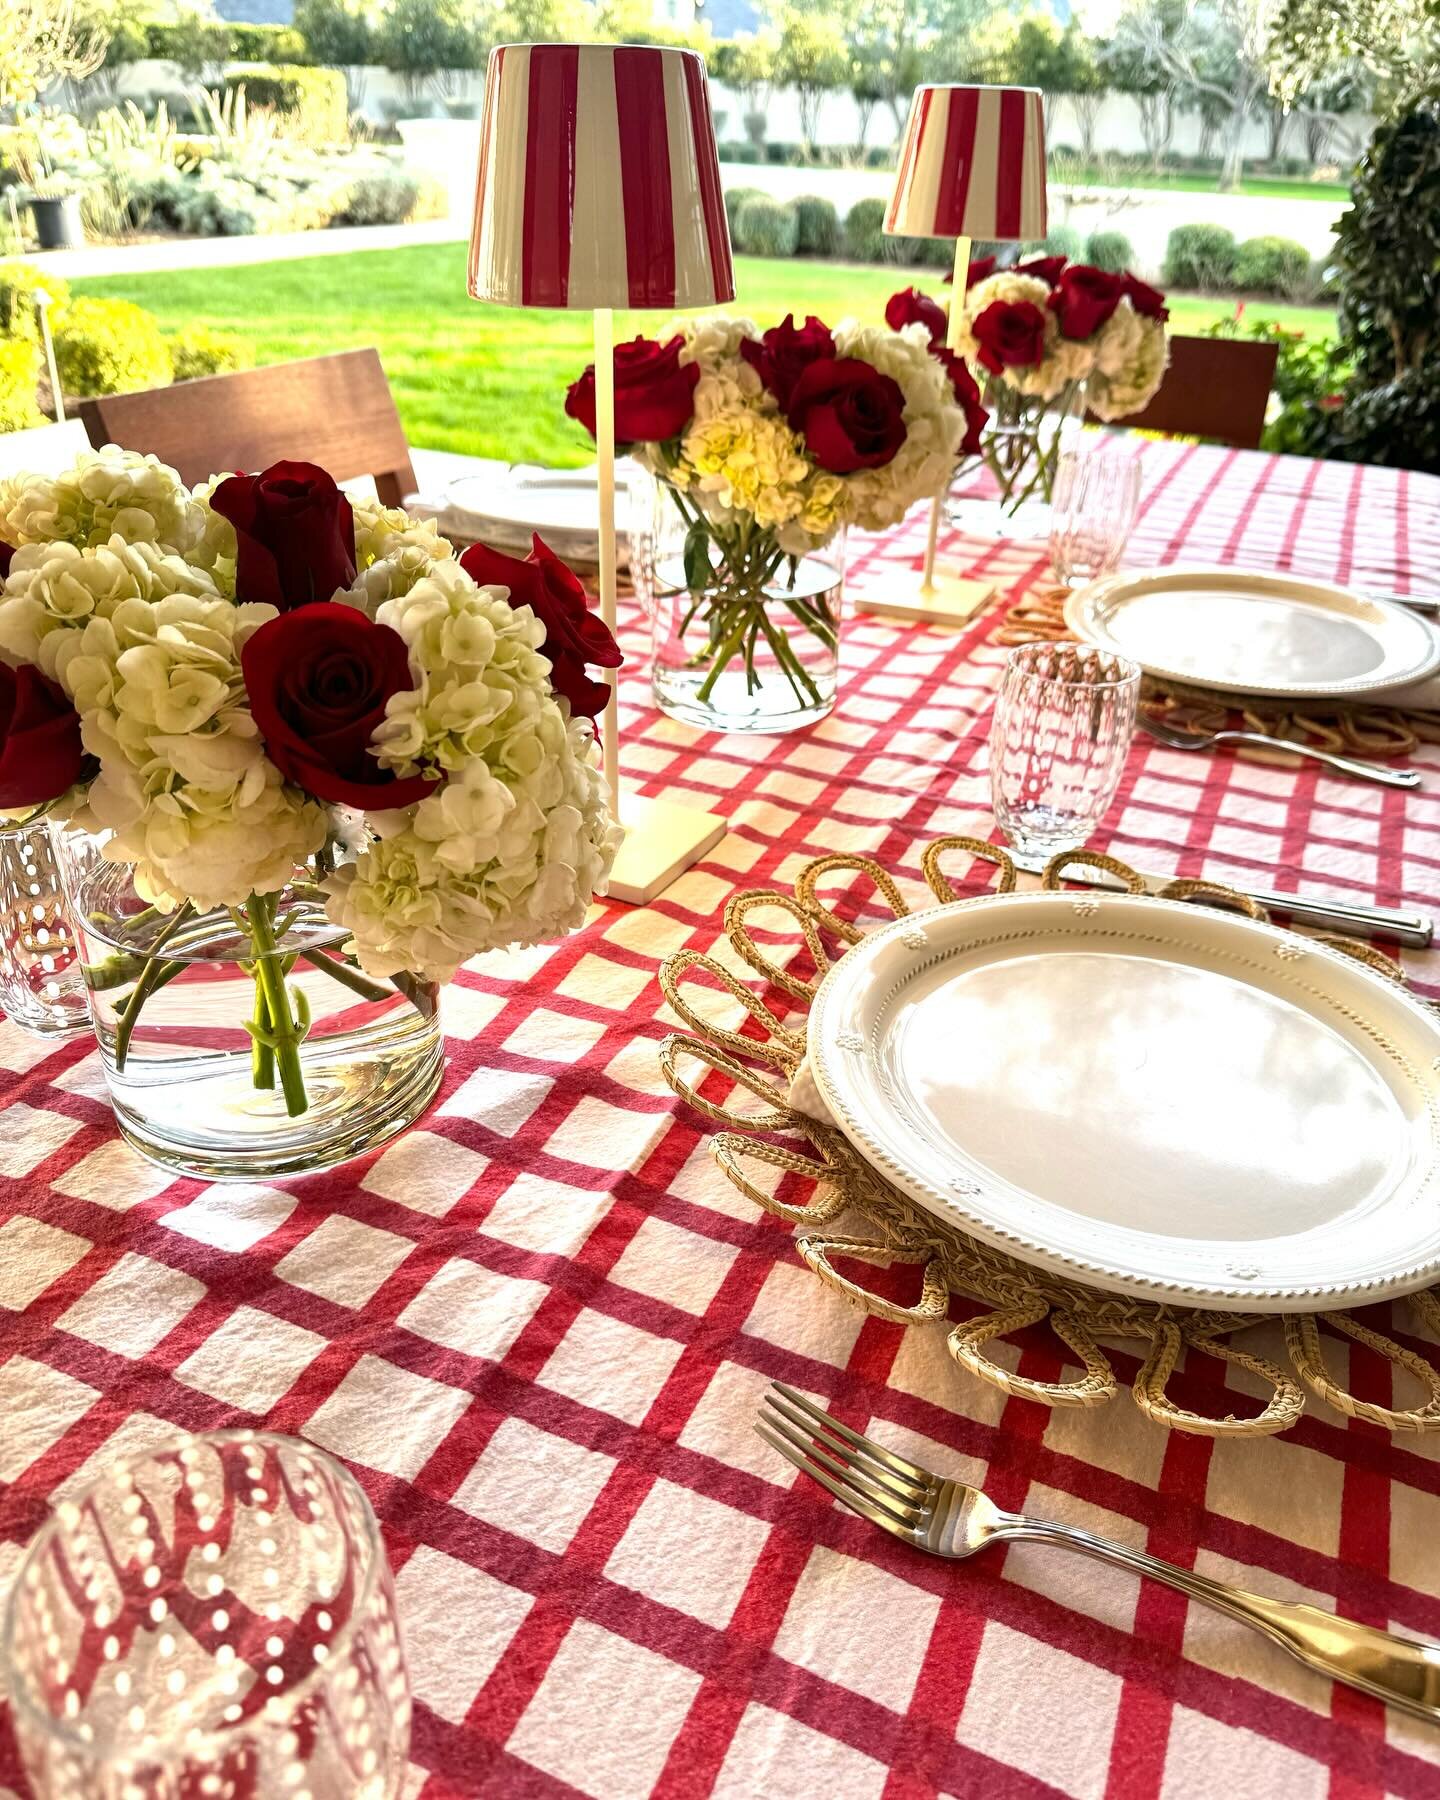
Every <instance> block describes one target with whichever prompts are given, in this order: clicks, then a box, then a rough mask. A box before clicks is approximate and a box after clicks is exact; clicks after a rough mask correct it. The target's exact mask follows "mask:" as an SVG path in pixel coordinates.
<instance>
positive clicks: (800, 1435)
mask: <svg viewBox="0 0 1440 1800" xmlns="http://www.w3.org/2000/svg"><path fill="white" fill-rule="evenodd" d="M770 1407H771V1410H770V1411H769V1412H764V1411H762V1412H761V1414H760V1417H761V1418H762V1419H764V1421H765V1423H766V1424H767V1425H768V1426H769V1427H770V1429H771V1430H772V1431H774V1432H776V1433H778V1435H779V1436H780V1437H783V1438H784V1439H785V1440H786V1442H787V1443H790V1444H793V1445H794V1446H795V1448H796V1449H797V1450H800V1451H802V1452H803V1453H804V1454H805V1455H806V1456H808V1457H811V1458H813V1459H814V1460H815V1461H816V1462H818V1463H820V1464H821V1465H822V1466H823V1467H824V1468H827V1469H828V1470H829V1471H830V1473H831V1474H832V1475H833V1476H834V1477H835V1478H836V1480H837V1481H844V1482H848V1483H849V1485H850V1486H851V1487H853V1488H856V1489H858V1491H859V1492H860V1493H862V1494H863V1495H864V1496H865V1498H866V1499H867V1500H868V1501H869V1502H870V1504H871V1505H872V1506H878V1507H880V1508H881V1510H882V1511H884V1512H887V1513H889V1514H890V1516H891V1517H892V1518H893V1519H894V1520H895V1521H896V1523H897V1524H900V1525H905V1526H913V1525H915V1524H916V1523H917V1522H918V1520H919V1519H920V1517H921V1512H922V1509H921V1506H920V1504H919V1503H918V1502H917V1501H914V1500H907V1499H902V1498H899V1497H897V1496H896V1494H895V1493H894V1492H893V1491H891V1490H889V1489H886V1488H883V1487H881V1485H880V1484H879V1482H877V1481H876V1480H875V1479H874V1477H873V1476H872V1475H870V1474H869V1472H868V1471H867V1470H865V1469H863V1468H859V1467H857V1466H856V1464H855V1462H854V1460H853V1459H852V1458H851V1457H850V1456H849V1455H848V1454H847V1453H846V1452H845V1451H844V1450H843V1449H842V1450H841V1451H840V1454H839V1455H838V1456H837V1455H836V1454H835V1450H834V1447H832V1446H831V1445H829V1444H825V1443H821V1442H818V1441H814V1434H813V1433H812V1432H811V1430H810V1428H809V1427H808V1426H807V1425H805V1424H803V1423H801V1424H800V1425H799V1426H798V1428H797V1426H796V1424H795V1422H794V1421H793V1420H790V1419H787V1418H786V1416H785V1414H784V1413H782V1412H781V1411H780V1410H779V1408H778V1407H777V1406H776V1404H775V1402H774V1400H773V1399H772V1400H771V1401H770Z"/></svg>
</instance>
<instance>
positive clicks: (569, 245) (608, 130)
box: [470, 44, 735, 310]
mask: <svg viewBox="0 0 1440 1800" xmlns="http://www.w3.org/2000/svg"><path fill="white" fill-rule="evenodd" d="M470 292H471V293H472V294H473V295H474V297H475V298H476V299H477V300H494V301H498V302H499V303H500V304H501V305H502V306H564V307H573V308H577V309H587V310H588V309H590V308H593V307H598V306H631V307H665V308H668V307H691V306H713V305H715V304H717V303H718V302H721V301H725V300H733V299H734V298H735V277H734V271H733V269H732V268H731V263H730V231H729V227H728V225H727V224H726V221H725V201H724V198H723V196H722V194H721V189H720V159H719V156H718V155H717V154H716V150H715V129H714V125H713V124H712V122H711V118H710V90H709V87H708V85H707V83H706V80H705V64H704V62H703V61H702V60H701V58H700V57H699V56H698V55H696V53H695V52H694V51H693V50H660V49H652V48H650V47H648V46H640V45H633V44H618V45H617V44H504V45H502V46H501V47H500V48H499V49H498V50H492V51H491V53H490V66H489V69H488V71H487V74H486V77H485V110H484V117H483V121H482V123H481V127H480V174H479V178H478V181H477V184H476V189H475V223H474V227H473V229H472V231H471V234H470Z"/></svg>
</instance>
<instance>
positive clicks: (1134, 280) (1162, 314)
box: [1124, 275, 1170, 322]
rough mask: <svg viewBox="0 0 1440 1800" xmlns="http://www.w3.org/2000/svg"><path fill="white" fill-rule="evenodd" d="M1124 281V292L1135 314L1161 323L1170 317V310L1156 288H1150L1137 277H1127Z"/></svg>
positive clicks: (1147, 283)
mask: <svg viewBox="0 0 1440 1800" xmlns="http://www.w3.org/2000/svg"><path fill="white" fill-rule="evenodd" d="M1124 279H1125V292H1126V294H1127V295H1128V296H1129V299H1130V304H1131V305H1132V306H1133V307H1134V308H1135V310H1136V312H1137V313H1139V314H1141V316H1142V317H1144V318H1147V319H1159V320H1161V321H1162V322H1163V321H1164V320H1165V319H1168V318H1169V317H1170V308H1169V307H1168V306H1167V305H1166V304H1165V296H1164V295H1163V294H1162V293H1161V292H1160V290H1159V289H1158V288H1153V287H1151V286H1150V284H1149V282H1148V281H1141V280H1140V278H1139V276H1138V275H1127V276H1126V277H1125V278H1124Z"/></svg>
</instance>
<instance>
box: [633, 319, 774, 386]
mask: <svg viewBox="0 0 1440 1800" xmlns="http://www.w3.org/2000/svg"><path fill="white" fill-rule="evenodd" d="M760 335H761V334H760V327H759V326H758V325H757V324H756V323H755V321H754V320H753V319H747V318H744V317H742V316H740V315H739V314H728V315H727V314H725V313H711V314H708V315H707V314H691V315H687V316H682V317H680V318H677V319H672V320H671V321H670V323H669V324H668V325H666V326H664V327H663V328H662V329H661V330H660V331H657V332H656V334H655V338H656V342H657V343H661V344H668V343H669V342H670V340H671V339H672V338H676V337H678V338H681V339H683V340H684V348H683V349H682V350H681V352H680V360H681V362H682V363H692V362H693V363H699V365H700V367H701V370H702V371H703V372H704V373H705V374H706V375H714V374H717V373H719V372H720V371H722V370H728V369H730V367H731V365H732V364H736V363H738V364H739V366H740V367H741V368H742V369H746V368H749V366H750V365H749V364H748V363H746V362H745V361H744V360H743V358H742V357H741V355H740V345H741V344H742V342H743V341H744V340H745V339H746V338H749V339H750V340H751V341H752V342H756V343H758V342H759V339H760ZM756 386H757V387H758V386H759V381H758V379H757V381H756Z"/></svg>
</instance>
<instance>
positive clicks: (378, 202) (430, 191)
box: [330, 168, 450, 225]
mask: <svg viewBox="0 0 1440 1800" xmlns="http://www.w3.org/2000/svg"><path fill="white" fill-rule="evenodd" d="M449 210H450V196H449V194H448V193H447V192H446V190H445V187H444V185H443V184H442V183H440V182H438V181H435V180H433V179H431V177H429V176H427V175H417V174H415V173H414V172H413V171H412V170H410V169H403V168H393V169H381V170H377V171H375V172H374V173H373V174H367V175H362V176H360V177H359V178H358V179H357V180H355V181H352V182H351V183H350V184H349V186H348V187H347V188H345V189H344V191H343V193H342V194H341V195H340V196H339V199H338V204H337V206H336V209H335V211H334V212H332V213H331V215H330V223H331V224H332V225H403V224H405V223H406V222H407V221H409V220H412V219H443V218H444V217H445V215H446V214H447V213H448V212H449Z"/></svg>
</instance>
